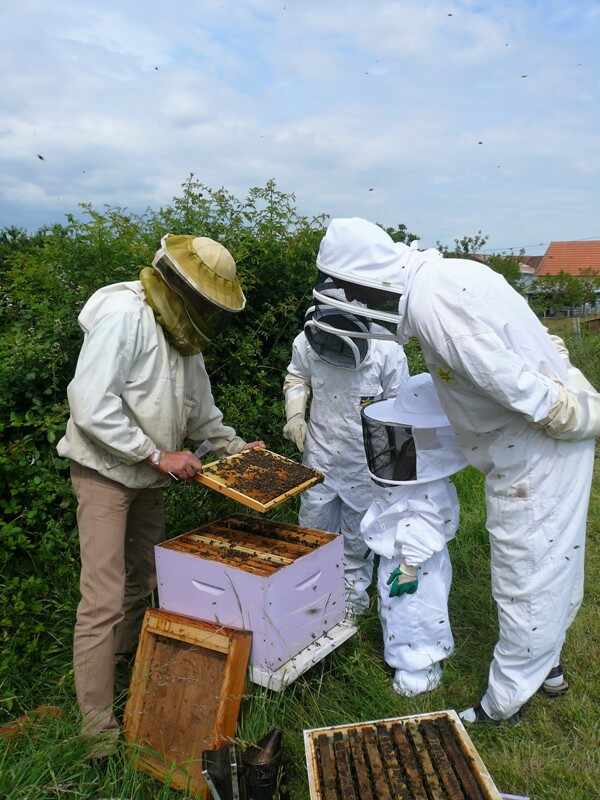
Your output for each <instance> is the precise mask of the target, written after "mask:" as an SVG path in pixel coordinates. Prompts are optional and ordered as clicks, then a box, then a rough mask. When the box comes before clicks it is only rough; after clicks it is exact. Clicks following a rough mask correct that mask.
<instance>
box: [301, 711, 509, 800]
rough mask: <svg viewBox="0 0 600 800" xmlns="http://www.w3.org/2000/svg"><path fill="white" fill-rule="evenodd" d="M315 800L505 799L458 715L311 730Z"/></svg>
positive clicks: (309, 744)
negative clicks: (502, 797)
mask: <svg viewBox="0 0 600 800" xmlns="http://www.w3.org/2000/svg"><path fill="white" fill-rule="evenodd" d="M304 745H305V749H306V764H307V769H308V783H309V789H310V799H311V800H396V798H398V799H399V798H402V800H501V795H500V793H499V792H498V790H497V788H496V786H495V784H494V782H493V780H492V778H491V776H490V774H489V772H488V771H487V769H486V766H485V764H484V763H483V761H482V760H481V758H480V756H479V754H478V753H477V751H476V750H475V747H474V745H473V742H472V741H471V739H470V737H469V735H468V734H467V732H466V730H465V728H464V726H463V724H462V722H461V721H460V719H459V717H458V714H457V713H456V712H455V711H440V712H436V713H433V714H417V715H414V716H410V717H397V718H395V719H381V720H376V721H374V722H361V723H357V724H353V725H337V726H335V727H329V728H315V729H312V730H307V731H304Z"/></svg>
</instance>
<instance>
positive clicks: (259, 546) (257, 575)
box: [155, 515, 355, 688]
mask: <svg viewBox="0 0 600 800" xmlns="http://www.w3.org/2000/svg"><path fill="white" fill-rule="evenodd" d="M155 553H156V569H157V575H158V592H159V599H160V607H161V608H164V609H167V610H169V611H174V612H176V613H179V614H185V615H186V616H190V617H196V618H198V619H204V620H207V621H210V622H217V623H220V624H222V625H226V626H228V627H233V628H241V629H244V630H250V631H252V655H251V661H250V664H251V677H252V678H253V680H256V682H258V683H263V684H264V683H265V682H266V681H267V680H268V678H269V676H272V675H273V673H276V672H277V671H278V670H281V668H282V667H283V668H284V670H287V672H288V673H289V676H288V679H287V682H290V680H293V679H294V678H295V677H297V675H298V674H301V672H302V671H304V669H299V668H298V665H297V664H294V663H290V659H293V658H294V657H295V656H298V654H299V653H301V652H302V651H305V650H306V648H309V649H310V648H311V646H313V645H314V643H315V640H317V639H319V638H320V637H323V636H324V635H327V634H328V633H329V632H331V629H332V628H336V626H339V624H340V623H341V622H343V620H344V616H345V608H344V564H343V542H342V538H341V537H339V536H335V535H333V534H330V533H324V532H322V531H314V530H307V529H303V528H299V527H297V526H294V525H283V524H280V523H275V522H271V521H269V520H262V519H256V518H253V517H244V516H241V515H240V516H235V517H228V518H226V519H223V520H219V521H218V522H214V523H209V524H208V525H205V526H203V527H201V528H198V529H196V530H194V531H190V532H189V533H186V534H183V535H182V536H178V537H176V538H175V539H171V540H169V541H167V542H163V543H162V544H160V545H158V546H157V547H156V548H155ZM354 630H355V629H354V628H353V626H346V627H345V628H344V631H345V633H346V635H345V637H343V638H342V639H341V641H343V640H344V638H348V636H350V635H352V633H353V632H354ZM335 638H336V637H335V636H332V637H331V639H332V640H333V639H335ZM338 638H339V635H338ZM336 641H337V640H336ZM341 641H337V644H340V643H341ZM337 644H336V645H335V646H337ZM313 649H314V648H313ZM331 649H334V648H333V647H329V648H328V651H329V652H330V651H331ZM323 654H325V653H323ZM319 657H322V655H321V654H320V653H319ZM308 660H309V662H310V663H308V664H307V665H306V668H308V666H310V665H311V663H316V661H317V660H319V658H318V657H315V656H314V654H313V653H312V652H311V653H310V656H309V659H308ZM274 680H275V683H277V684H279V683H281V680H282V674H280V675H279V677H276V678H275V679H274ZM283 682H284V683H285V681H283ZM272 688H281V687H280V686H278V685H274V686H273V687H272Z"/></svg>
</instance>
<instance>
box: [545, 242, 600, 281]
mask: <svg viewBox="0 0 600 800" xmlns="http://www.w3.org/2000/svg"><path fill="white" fill-rule="evenodd" d="M588 271H591V272H595V273H597V274H598V275H600V239H597V240H592V241H583V240H580V241H573V242H550V245H549V246H548V249H547V250H546V253H545V254H544V257H543V258H542V263H541V264H540V266H539V268H538V270H537V272H536V275H537V276H538V277H541V276H544V275H558V274H559V273H560V272H566V273H568V274H569V275H582V274H584V273H586V272H588Z"/></svg>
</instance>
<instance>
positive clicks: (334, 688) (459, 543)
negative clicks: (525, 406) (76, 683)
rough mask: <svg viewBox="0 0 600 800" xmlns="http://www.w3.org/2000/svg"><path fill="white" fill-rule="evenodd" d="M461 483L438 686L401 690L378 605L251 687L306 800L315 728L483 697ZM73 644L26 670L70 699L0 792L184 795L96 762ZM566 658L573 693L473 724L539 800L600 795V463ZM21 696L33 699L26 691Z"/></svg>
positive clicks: (478, 615)
mask: <svg viewBox="0 0 600 800" xmlns="http://www.w3.org/2000/svg"><path fill="white" fill-rule="evenodd" d="M458 488H459V492H460V498H461V508H462V523H461V530H460V535H459V536H458V538H457V539H456V541H455V542H453V543H452V545H451V550H452V558H453V563H454V570H455V580H454V586H453V589H452V595H451V611H452V620H453V625H454V632H455V636H456V642H457V648H456V652H455V654H454V656H453V657H452V658H451V659H450V660H449V662H448V663H447V665H446V669H445V674H444V680H443V684H442V686H441V687H440V688H439V689H437V690H436V691H434V692H432V693H431V694H429V695H427V696H424V697H419V698H414V699H404V698H400V697H398V696H397V695H395V694H394V692H393V691H392V690H391V680H390V673H389V671H388V669H387V668H386V666H385V664H384V662H383V659H382V645H381V634H380V629H379V624H378V619H377V614H376V611H375V607H374V604H372V608H371V610H370V612H369V613H368V615H367V616H366V617H365V618H364V620H363V621H362V623H361V626H360V633H359V635H358V636H356V637H355V639H354V640H352V641H351V642H349V643H347V644H346V645H345V646H343V647H342V648H340V649H339V650H338V651H337V652H336V653H335V654H334V655H333V656H331V657H329V658H328V659H326V660H325V661H324V662H323V663H322V664H321V665H319V666H317V667H315V668H314V669H313V670H312V671H311V672H309V673H308V674H307V675H306V676H305V677H304V678H302V679H300V680H298V681H297V682H296V683H295V684H294V685H293V686H292V687H290V688H289V689H288V690H287V691H285V692H283V693H282V694H276V693H272V692H269V691H267V690H262V689H257V688H252V689H250V690H249V692H248V695H247V697H246V698H245V701H244V704H243V710H242V717H241V721H240V729H239V735H240V738H241V739H243V740H246V741H248V740H254V739H256V738H258V737H259V736H260V735H262V734H263V733H264V732H265V731H266V730H267V729H268V728H269V727H270V726H272V725H278V726H280V727H282V728H283V729H284V731H285V746H286V753H287V759H288V764H289V772H290V778H291V788H292V797H293V798H294V799H295V800H301V798H306V797H307V789H306V779H305V769H304V751H303V742H302V730H303V729H304V728H306V727H315V726H319V725H326V724H335V723H342V722H349V721H358V720H368V719H376V718H379V717H386V716H395V715H402V714H410V713H415V712H421V711H431V710H436V709H443V708H456V709H458V710H460V709H461V708H463V707H464V706H466V705H469V704H471V703H472V702H473V701H475V700H477V699H478V698H479V697H480V694H481V691H482V689H483V688H484V686H485V683H486V674H487V666H488V663H489V659H490V655H491V651H492V647H493V644H494V641H495V638H496V620H495V611H494V606H493V603H492V600H491V597H490V587H489V550H488V545H487V535H486V532H485V530H484V509H483V486H482V482H481V479H480V477H479V476H478V475H477V474H476V473H474V472H471V471H466V472H464V473H463V474H462V475H460V476H459V478H458ZM184 491H185V490H184ZM63 644H64V650H63V659H62V663H61V660H60V659H58V660H57V661H56V662H55V663H54V662H53V663H51V664H48V665H45V666H46V668H43V667H44V665H41V667H42V669H40V674H39V675H37V676H22V678H23V679H22V686H23V692H24V693H25V692H27V691H30V692H31V702H32V703H34V702H39V701H40V698H42V697H43V699H44V702H47V703H56V704H57V705H59V706H61V707H62V709H63V710H64V716H63V718H62V719H60V720H49V721H45V722H43V723H38V724H37V725H36V726H35V727H32V728H31V729H30V730H29V732H28V733H27V734H26V735H24V736H22V737H20V738H18V739H14V740H12V741H10V742H9V743H4V744H2V745H0V748H1V749H0V797H2V798H4V800H50V799H51V798H52V799H54V798H63V799H64V800H67V798H69V799H71V798H89V799H90V800H92V798H96V799H97V800H99V799H100V798H120V800H146V798H147V799H148V800H150V799H152V800H159V799H160V800H167V798H180V800H181V799H182V795H181V794H180V793H177V792H174V791H171V790H169V789H168V788H167V787H164V786H163V785H161V784H158V783H156V782H154V781H153V780H151V779H150V778H147V777H145V776H143V775H141V774H138V773H136V772H134V771H133V770H132V769H131V768H130V767H129V765H128V763H127V760H126V755H125V751H124V748H121V749H120V750H119V752H118V753H117V754H115V755H114V756H113V757H111V758H110V759H109V761H108V763H107V764H106V766H105V767H104V768H103V769H101V770H98V769H97V768H95V767H94V766H92V765H91V764H89V763H88V762H86V760H85V747H84V745H83V743H82V742H81V740H80V738H79V737H78V727H77V713H76V707H75V704H74V701H73V686H72V672H71V666H70V643H69V642H68V641H65V642H64V643H63ZM564 663H565V665H566V668H567V670H568V675H569V680H570V681H571V685H572V690H571V692H570V693H569V694H568V695H567V696H566V697H564V698H561V699H557V700H548V699H545V698H542V697H535V698H534V699H533V701H532V702H531V703H530V704H529V706H528V708H527V709H526V714H525V715H524V718H523V721H522V723H521V724H520V725H519V726H517V727H514V728H513V727H506V728H499V729H493V730H480V729H477V730H475V731H474V732H473V738H474V740H475V743H476V746H477V747H478V749H479V751H480V753H481V754H482V756H483V758H484V760H485V762H486V764H487V765H488V767H489V769H490V771H491V773H492V776H493V777H494V779H495V781H496V783H497V785H498V787H499V788H500V789H501V790H502V791H507V792H512V793H521V794H527V795H529V796H530V797H531V800H555V798H557V797H560V798H561V800H591V798H596V797H599V796H600V794H599V792H600V790H599V789H598V787H599V786H600V759H599V758H598V742H599V741H600V717H599V714H598V708H600V470H597V474H596V480H595V488H594V493H593V498H592V505H591V512H590V524H589V544H588V560H587V591H586V597H585V601H584V605H583V608H582V610H581V612H580V614H579V616H578V618H577V620H576V622H575V625H574V626H573V628H572V630H571V633H570V635H569V637H568V643H567V647H566V649H565V653H564ZM28 687H29V689H28ZM20 702H21V705H26V704H27V697H26V696H23V697H21V698H20Z"/></svg>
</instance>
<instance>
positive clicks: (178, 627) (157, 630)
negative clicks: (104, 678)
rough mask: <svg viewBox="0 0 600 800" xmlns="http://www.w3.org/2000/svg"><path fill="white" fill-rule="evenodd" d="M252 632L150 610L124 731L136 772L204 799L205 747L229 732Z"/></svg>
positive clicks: (216, 744) (233, 725)
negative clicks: (146, 773) (148, 775)
mask: <svg viewBox="0 0 600 800" xmlns="http://www.w3.org/2000/svg"><path fill="white" fill-rule="evenodd" d="M251 643H252V634H251V633H250V632H248V631H239V630H233V629H231V628H224V627H222V626H219V625H213V624H211V623H208V622H202V621H200V620H197V619H192V618H190V617H184V616H182V615H180V614H174V613H172V612H169V611H163V610H159V609H154V608H151V609H148V610H147V611H146V615H145V617H144V623H143V626H142V633H141V636H140V642H139V646H138V650H137V655H136V660H135V666H134V670H133V677H132V681H131V687H130V690H129V699H128V701H127V707H126V710H125V720H124V731H125V738H126V739H127V741H128V743H129V745H130V750H131V757H132V760H133V764H134V766H135V767H136V769H139V770H142V771H143V772H148V773H149V774H150V775H152V776H153V777H155V778H157V779H158V780H161V781H163V782H165V783H168V784H169V785H170V786H172V787H173V788H176V789H183V790H186V791H192V792H195V793H196V794H197V795H198V796H199V797H206V796H207V795H206V784H205V782H204V778H203V777H202V765H201V757H202V752H203V751H204V750H210V749H213V748H216V747H219V746H221V745H222V744H224V743H225V742H226V741H227V739H228V738H230V737H232V736H234V735H235V731H236V726H237V718H238V714H239V708H240V703H241V700H242V697H243V694H244V689H245V682H246V671H247V667H248V659H249V657H250V648H251Z"/></svg>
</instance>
